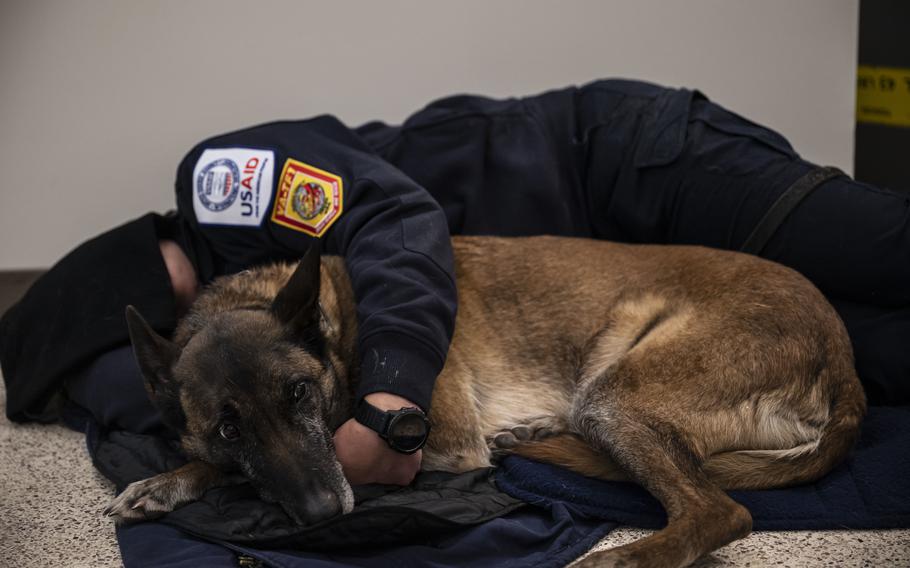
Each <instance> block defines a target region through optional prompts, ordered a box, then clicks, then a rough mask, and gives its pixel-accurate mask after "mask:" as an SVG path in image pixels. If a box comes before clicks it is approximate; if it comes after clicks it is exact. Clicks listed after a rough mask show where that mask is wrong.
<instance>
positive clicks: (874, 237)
mask: <svg viewBox="0 0 910 568" xmlns="http://www.w3.org/2000/svg"><path fill="white" fill-rule="evenodd" d="M624 90H626V89H625V88H624V86H623V85H622V84H621V83H605V84H602V85H597V88H596V89H593V90H591V91H589V92H586V93H583V96H582V98H581V102H582V104H581V105H580V110H581V111H582V113H584V112H588V113H589V115H590V116H595V115H596V112H595V111H596V108H597V106H598V101H599V99H604V100H610V99H611V98H613V99H615V97H616V93H617V92H622V91H624ZM623 97H624V98H623V100H622V103H621V104H619V105H613V107H614V108H615V109H616V110H613V111H612V112H611V113H610V114H609V116H606V117H599V118H598V120H599V122H597V123H591V124H587V125H586V130H585V132H584V134H585V136H584V138H583V140H582V141H583V143H584V145H585V148H584V155H585V157H586V159H585V161H584V163H583V170H582V173H583V176H584V179H585V180H586V184H587V190H588V192H589V194H590V195H591V200H592V203H593V207H594V208H595V209H594V210H595V211H596V215H595V217H594V219H595V220H594V223H595V234H596V236H598V237H600V238H607V239H611V240H617V241H625V242H641V243H667V244H697V245H703V246H710V247H715V248H725V249H732V250H739V249H740V248H741V247H742V245H743V243H744V242H745V241H746V239H747V238H748V236H749V235H750V233H751V232H752V231H753V230H754V229H755V227H756V225H757V224H758V223H759V221H760V220H761V219H762V217H763V216H764V215H765V214H766V213H767V211H768V210H769V208H771V206H772V205H773V204H774V203H775V201H776V200H777V199H778V198H779V197H780V196H781V195H782V194H783V193H784V192H785V191H787V189H788V188H789V187H791V185H792V184H793V183H794V182H796V181H797V180H799V179H800V178H802V177H803V176H804V175H806V173H807V172H810V171H812V170H813V169H815V168H816V167H817V166H815V165H814V164H811V163H809V162H806V161H804V160H802V159H801V158H800V157H799V156H798V155H797V154H796V152H795V151H794V150H793V149H792V148H791V147H790V145H789V143H787V141H786V140H785V139H784V138H783V137H781V136H780V135H779V134H777V133H775V132H773V131H771V130H769V129H767V128H764V127H761V126H759V125H756V124H753V123H751V122H749V121H748V120H746V119H744V118H742V117H739V116H737V115H735V114H733V113H731V112H729V111H726V110H725V109H723V108H721V107H719V106H718V105H715V104H713V103H711V102H710V101H707V100H705V99H704V98H703V97H701V96H700V95H698V94H693V93H691V92H687V91H673V90H661V89H656V90H654V91H653V92H651V93H649V92H647V91H645V92H642V91H641V90H640V89H639V90H637V91H636V92H631V91H629V92H624V93H623ZM585 105H587V107H588V109H587V110H586V108H585ZM591 109H594V110H591ZM681 117H682V118H681ZM585 118H586V117H585V116H582V117H581V120H580V122H581V123H582V124H583V125H585ZM761 255H762V256H764V257H766V258H769V259H771V260H775V261H777V262H780V263H782V264H785V265H788V266H790V267H792V268H794V269H796V270H798V271H799V272H801V273H802V274H804V275H805V276H807V277H808V278H809V279H810V280H812V281H813V282H814V283H815V284H816V285H817V286H818V287H819V288H820V289H821V290H822V291H823V292H824V293H825V294H826V295H827V296H828V298H829V299H831V300H832V302H833V303H834V304H835V306H836V307H837V308H838V310H839V313H840V314H841V317H842V318H843V319H844V320H845V323H846V325H847V328H848V331H849V332H850V335H851V339H852V340H853V345H854V349H855V352H856V360H857V370H858V372H859V375H860V378H861V379H862V380H863V381H864V384H865V385H866V386H867V391H868V393H869V396H870V400H871V402H873V403H883V404H906V403H908V402H910V352H908V351H907V350H906V349H901V348H900V347H899V345H898V344H897V343H898V340H897V339H896V338H903V339H904V340H906V338H907V337H908V333H910V195H907V194H903V193H900V192H896V191H890V190H886V189H881V188H876V187H873V186H870V185H867V184H863V183H858V182H855V181H853V180H851V179H849V178H847V177H838V178H834V179H831V180H829V181H827V182H825V183H823V184H821V185H819V186H818V187H816V188H815V189H814V190H813V191H812V192H811V193H809V195H808V196H807V197H806V198H805V199H804V200H803V201H802V202H800V203H799V204H798V205H797V206H796V207H795V208H794V209H793V210H792V212H791V213H790V214H789V215H788V216H787V217H786V218H785V219H784V221H783V222H782V223H781V224H780V226H779V228H778V229H777V230H776V231H775V232H774V233H773V235H772V236H771V238H770V239H769V240H768V242H767V245H766V246H765V247H764V248H763V249H762V250H761Z"/></svg>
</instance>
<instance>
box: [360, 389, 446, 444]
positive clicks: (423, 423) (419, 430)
mask: <svg viewBox="0 0 910 568" xmlns="http://www.w3.org/2000/svg"><path fill="white" fill-rule="evenodd" d="M354 419H355V420H357V422H360V423H361V424H363V425H364V426H366V427H367V428H369V429H370V430H373V431H374V432H376V433H377V434H379V437H380V438H382V439H383V440H385V441H386V442H387V443H388V444H389V447H390V448H392V449H393V450H395V451H396V452H401V453H402V454H413V453H414V452H416V451H417V450H419V449H420V448H422V447H423V445H424V444H426V443H427V436H429V435H430V420H429V419H428V418H427V415H426V414H424V413H423V411H422V410H420V409H419V408H416V407H413V406H412V407H407V408H402V409H399V410H389V411H383V410H379V409H378V408H376V407H375V406H373V405H372V404H370V403H369V402H367V401H366V400H361V401H360V404H359V405H358V406H357V411H356V412H355V413H354Z"/></svg>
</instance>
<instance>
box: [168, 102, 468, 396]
mask: <svg viewBox="0 0 910 568" xmlns="http://www.w3.org/2000/svg"><path fill="white" fill-rule="evenodd" d="M269 160H271V163H272V166H271V169H269V168H263V167H261V164H264V163H267V162H268V161H269ZM234 162H236V165H231V163H234ZM254 162H255V164H258V165H256V167H251V168H249V171H250V172H251V173H250V176H251V177H250V178H245V177H244V176H246V172H247V171H248V169H246V168H245V167H244V164H245V163H249V164H254ZM225 164H228V165H225ZM236 175H239V178H240V180H241V185H240V188H239V193H237V194H236V195H239V197H235V198H233V199H234V200H233V201H231V202H230V203H229V204H228V205H224V204H225V203H228V202H229V201H230V199H229V198H230V195H228V194H229V193H230V187H229V186H230V184H231V183H232V180H233V183H234V185H235V186H236V185H237V183H236V180H234V179H233V176H236ZM247 179H252V180H253V181H251V182H249V183H247V185H246V188H247V189H250V188H252V189H254V190H257V191H258V193H255V195H265V193H263V192H268V196H267V197H262V198H259V197H251V198H250V202H251V203H253V205H255V210H256V211H259V213H258V215H259V217H260V218H261V222H260V223H259V224H258V225H257V224H256V223H255V222H254V221H255V219H249V218H242V217H241V216H240V215H241V213H242V212H245V211H252V210H253V208H252V206H246V205H244V207H246V209H244V210H241V209H238V206H241V205H243V204H242V203H241V201H242V199H243V198H244V194H243V190H244V186H243V183H244V182H246V180H247ZM269 179H271V180H273V181H272V182H271V184H269V183H268V182H267V181H261V180H269ZM257 182H258V183H261V184H262V187H259V186H257V185H256V183H257ZM310 182H313V183H312V184H310ZM307 184H310V185H312V188H313V192H314V193H312V194H311V196H310V199H309V200H305V199H303V198H304V197H306V196H305V195H304V194H302V193H300V192H301V189H300V188H301V185H303V186H306V185H307ZM251 186H252V187H251ZM213 188H214V189H213ZM232 195H233V194H232ZM177 200H178V206H179V208H180V211H181V213H182V215H183V217H184V218H185V219H187V227H188V230H187V234H188V235H189V238H188V239H187V241H188V242H189V247H188V248H189V249H190V257H191V258H192V259H193V260H194V263H195V264H196V265H197V268H198V269H199V271H200V274H201V275H202V276H203V278H210V277H212V276H215V275H218V274H225V273H230V272H235V271H237V270H242V269H244V268H247V267H249V266H252V265H255V264H261V263H264V262H269V261H274V260H290V259H296V258H300V256H302V255H303V253H305V252H306V250H307V249H308V248H309V247H310V246H321V248H322V250H323V252H326V253H329V254H338V255H341V256H343V257H344V259H345V263H346V265H347V268H348V272H349V275H350V278H351V284H352V286H353V289H354V294H355V297H356V299H357V318H358V325H359V328H358V333H359V339H358V341H359V349H360V355H361V378H360V382H359V384H358V388H357V392H356V394H357V396H358V398H360V397H363V396H365V395H366V394H369V393H371V392H377V391H386V392H391V393H394V394H398V395H400V396H403V397H405V398H407V399H409V400H412V401H413V402H415V403H416V404H418V405H420V406H421V407H422V408H423V409H424V410H428V409H429V405H430V398H431V395H432V390H433V385H434V383H435V380H436V377H437V375H438V374H439V372H440V371H441V370H442V367H443V364H444V362H445V357H446V354H447V352H448V347H449V342H450V341H451V338H452V332H453V328H454V324H455V312H456V305H457V298H456V291H455V281H454V276H453V271H454V268H453V259H452V250H451V245H450V241H449V232H448V225H447V223H446V219H445V216H444V215H443V212H442V210H441V208H440V207H439V205H438V204H437V203H436V201H435V200H434V199H433V198H432V197H431V196H430V194H429V193H428V192H427V191H426V190H424V189H423V188H422V187H421V186H419V185H418V184H417V183H416V182H414V181H413V180H411V179H410V178H409V177H407V176H406V175H404V174H403V173H401V172H400V171H399V170H397V169H396V168H395V167H394V166H392V165H390V164H389V163H388V162H385V161H384V160H382V159H381V158H380V157H378V156H377V155H376V154H374V153H373V152H372V150H370V149H369V147H368V146H367V145H366V144H365V143H364V142H363V141H362V140H361V139H360V138H359V137H358V136H357V135H356V134H354V133H353V132H352V131H351V130H350V129H348V128H347V127H345V126H344V125H343V124H341V123H340V122H339V121H338V120H336V119H334V118H332V117H319V118H315V119H311V120H306V121H288V122H276V123H269V124H265V125H261V126H257V127H253V128H250V129H246V130H242V131H238V132H234V133H230V134H226V135H222V136H219V137H215V138H212V139H210V140H207V141H205V142H203V143H202V144H200V145H198V146H197V147H196V148H194V149H193V150H192V151H191V152H190V153H189V154H188V155H187V157H186V158H185V159H184V161H183V163H182V164H181V166H180V168H179V170H178V181H177ZM336 200H337V201H336Z"/></svg>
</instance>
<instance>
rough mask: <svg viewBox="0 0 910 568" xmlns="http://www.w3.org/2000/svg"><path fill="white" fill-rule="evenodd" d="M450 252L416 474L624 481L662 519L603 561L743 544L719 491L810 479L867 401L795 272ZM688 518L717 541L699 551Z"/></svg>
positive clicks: (524, 246) (541, 246)
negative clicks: (649, 499)
mask: <svg viewBox="0 0 910 568" xmlns="http://www.w3.org/2000/svg"><path fill="white" fill-rule="evenodd" d="M454 246H455V252H456V271H457V281H458V286H459V315H458V324H457V328H456V334H455V338H454V340H453V343H452V347H451V349H450V352H449V356H448V360H447V363H446V367H445V369H444V371H443V374H442V376H441V377H440V379H439V382H438V386H437V390H436V391H435V395H434V409H435V410H434V415H433V420H434V428H435V430H434V436H435V437H433V438H431V440H430V442H429V444H428V449H427V451H426V454H425V461H426V462H427V464H428V466H429V467H439V468H442V469H455V470H459V469H468V468H470V467H474V466H479V465H484V464H485V463H488V462H487V461H486V460H488V459H489V458H490V457H491V455H493V454H495V452H498V451H511V452H516V453H519V454H522V455H525V456H528V457H532V458H535V459H539V460H543V461H548V462H551V463H557V464H560V465H564V466H567V467H570V468H572V469H575V470H577V471H580V472H581V473H584V474H587V475H596V476H600V477H606V478H608V479H625V478H628V477H631V478H632V479H633V480H635V481H637V482H638V483H640V484H642V485H643V486H645V487H646V488H648V489H649V490H650V491H651V492H652V493H654V494H655V496H657V497H658V499H660V500H661V502H662V503H663V504H664V506H665V507H666V508H667V510H668V513H669V515H670V520H671V522H670V525H669V526H668V529H666V530H665V531H662V532H661V533H659V535H660V536H658V535H655V537H652V540H650V541H649V542H644V541H642V543H641V544H639V543H636V544H635V545H634V546H631V547H624V548H623V549H622V550H617V551H615V552H611V553H610V554H612V555H614V557H615V558H625V559H629V558H637V559H638V561H640V562H641V563H642V564H643V565H648V566H655V565H679V564H685V563H687V562H689V561H691V560H692V559H694V558H696V557H697V556H699V555H700V554H702V553H704V552H705V551H707V550H710V549H713V548H716V547H717V546H720V545H722V544H724V543H726V542H729V540H732V539H733V538H736V537H738V536H742V535H743V534H744V533H746V532H748V530H749V524H750V522H749V516H748V513H747V512H745V511H744V510H740V509H741V508H740V507H739V506H738V505H736V504H735V503H733V502H732V501H730V500H729V498H727V497H726V495H725V494H723V493H722V492H721V491H720V490H719V489H718V486H719V487H722V488H751V489H758V488H767V487H778V486H783V485H789V484H794V483H800V482H805V481H810V480H814V479H817V478H818V477H820V476H821V475H823V474H824V473H826V472H827V471H828V470H829V469H830V468H831V467H832V466H833V465H834V464H836V463H837V462H839V461H840V460H842V459H843V457H844V456H845V455H846V453H847V452H848V451H849V449H850V447H851V446H852V444H853V442H854V440H855V438H856V435H857V433H858V429H859V424H860V421H861V418H862V415H863V413H864V410H865V403H864V397H863V392H862V388H861V386H860V384H859V381H858V379H857V377H856V374H855V371H854V369H853V360H852V350H851V347H850V342H849V338H848V336H847V334H846V331H845V329H844V327H843V324H842V323H841V321H840V319H839V318H838V316H837V314H836V313H835V311H834V309H833V308H832V307H831V306H830V304H828V302H827V301H826V300H825V298H824V297H823V296H822V294H821V293H820V292H819V291H818V290H817V289H816V288H815V287H814V286H812V284H811V283H809V282H808V281H807V280H806V279H805V278H803V277H802V276H800V275H799V274H798V273H796V272H795V271H793V270H790V269H788V268H786V267H783V266H780V265H778V264H775V263H772V262H768V261H765V260H762V259H759V258H757V257H753V256H747V255H743V254H738V253H732V252H728V251H719V250H712V249H705V248H700V247H683V246H679V247H662V246H644V245H637V246H636V245H622V244H615V243H608V242H600V241H586V240H575V239H561V238H547V237H538V238H527V239H491V238H462V239H457V240H456V241H455V243H454ZM437 402H438V403H439V404H438V405H437ZM439 406H442V410H440V408H439ZM466 408H470V409H471V410H472V411H471V412H467V411H466V410H465V409H466ZM450 417H451V418H450ZM487 448H490V449H489V450H488V449H487ZM693 522H694V523H695V524H702V525H707V526H712V525H713V526H715V530H713V531H712V530H706V529H701V530H702V534H701V538H697V537H696V535H693V534H690V533H689V532H687V529H685V528H684V527H686V526H688V525H690V524H691V523H693ZM681 542H685V543H687V547H688V550H675V549H674V547H678V546H679V545H680V543H681ZM673 543H675V544H673ZM683 548H686V547H683ZM674 550H675V551H674ZM642 554H643V556H642ZM592 562H593V561H592Z"/></svg>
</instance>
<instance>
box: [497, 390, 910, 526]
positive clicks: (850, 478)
mask: <svg viewBox="0 0 910 568" xmlns="http://www.w3.org/2000/svg"><path fill="white" fill-rule="evenodd" d="M496 483H497V485H498V486H499V488H500V489H501V490H502V491H505V492H506V493H508V494H510V495H512V496H513V497H517V498H519V499H522V500H523V501H526V502H529V503H532V504H542V505H547V504H549V503H552V502H554V501H555V502H561V503H565V504H569V505H571V506H572V508H573V509H574V510H576V511H579V512H581V513H584V514H586V515H590V516H593V517H597V518H601V519H605V520H610V521H616V522H619V523H620V524H625V525H632V526H636V527H642V528H659V527H661V526H663V525H664V524H666V515H665V514H664V510H663V508H662V507H661V506H660V504H659V503H658V502H657V501H656V500H655V499H654V498H653V497H651V495H649V494H648V493H647V492H646V491H645V490H643V489H641V488H640V487H638V486H636V485H633V484H630V483H619V482H606V481H598V480H595V479H589V478H586V477H582V476H580V475H577V474H575V473H572V472H570V471H566V470H564V469H561V468H557V467H553V466H550V465H545V464H541V463H535V462H532V461H528V460H525V459H521V458H514V457H511V458H507V459H506V460H504V462H503V464H502V465H501V467H500V469H499V471H497V474H496ZM730 496H731V497H733V499H735V500H736V501H738V502H739V503H742V504H743V505H745V506H746V507H747V508H748V509H749V511H751V512H752V518H753V521H754V528H755V529H756V530H796V529H889V528H901V527H910V407H873V408H870V409H869V414H868V416H867V417H866V420H865V422H864V424H863V432H862V436H861V439H860V442H859V444H858V445H857V448H856V450H855V452H854V453H853V455H852V456H851V457H850V458H849V459H848V460H847V461H846V462H845V463H843V464H841V466H840V467H838V468H837V469H835V470H834V471H832V472H831V473H829V474H828V475H826V476H825V477H824V478H822V479H821V480H819V481H818V482H816V483H814V484H812V485H802V486H799V487H791V488H788V489H775V490H766V491H731V492H730Z"/></svg>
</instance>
